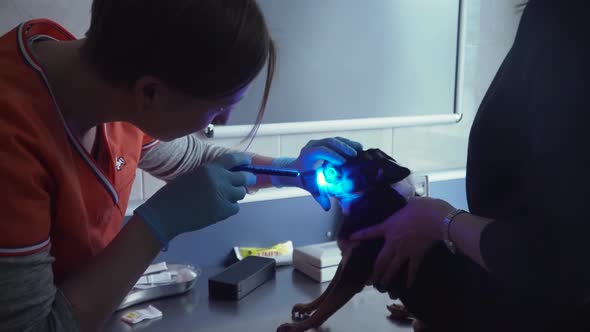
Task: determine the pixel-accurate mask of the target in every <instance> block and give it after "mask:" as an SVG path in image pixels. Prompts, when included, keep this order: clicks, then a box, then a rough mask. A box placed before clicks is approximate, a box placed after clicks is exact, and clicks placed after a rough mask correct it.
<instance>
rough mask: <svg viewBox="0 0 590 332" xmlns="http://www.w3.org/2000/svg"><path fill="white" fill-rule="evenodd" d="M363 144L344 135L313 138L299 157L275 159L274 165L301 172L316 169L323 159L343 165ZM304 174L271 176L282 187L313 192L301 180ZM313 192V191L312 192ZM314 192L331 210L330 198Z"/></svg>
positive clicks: (274, 183) (324, 207)
mask: <svg viewBox="0 0 590 332" xmlns="http://www.w3.org/2000/svg"><path fill="white" fill-rule="evenodd" d="M362 149H363V146H362V144H361V143H359V142H355V141H351V140H349V139H346V138H343V137H333V138H325V139H322V140H319V141H316V140H312V141H309V143H307V145H305V147H303V149H301V152H300V153H299V157H297V158H277V159H275V160H273V162H272V164H271V165H272V166H273V167H280V168H292V169H296V170H298V171H299V172H301V173H304V172H309V171H313V170H315V169H316V168H317V167H318V166H320V164H321V163H322V162H323V161H329V162H330V163H333V164H335V165H342V164H343V163H344V162H345V161H346V158H348V157H355V156H356V154H357V151H362ZM301 179H302V176H299V177H296V178H292V177H282V176H271V181H272V184H273V186H275V187H277V188H280V187H299V188H302V189H305V190H307V191H309V192H312V190H311V189H312V188H309V185H308V184H306V183H304V182H302V181H301ZM312 193H313V192H312ZM313 194H314V199H315V200H316V201H317V202H318V203H319V204H320V206H321V207H322V208H323V209H324V210H326V211H328V210H330V205H331V204H330V199H329V197H328V196H324V195H318V194H316V193H313Z"/></svg>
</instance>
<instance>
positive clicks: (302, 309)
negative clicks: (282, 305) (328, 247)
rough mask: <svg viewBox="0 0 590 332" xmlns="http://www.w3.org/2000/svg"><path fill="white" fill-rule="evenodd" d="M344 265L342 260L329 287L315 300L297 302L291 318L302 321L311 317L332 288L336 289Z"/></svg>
mask: <svg viewBox="0 0 590 332" xmlns="http://www.w3.org/2000/svg"><path fill="white" fill-rule="evenodd" d="M343 266H344V260H343V261H342V262H340V264H338V269H337V270H336V274H335V275H334V278H333V279H332V280H331V281H330V284H329V285H328V288H326V290H325V291H324V292H323V293H322V295H320V296H319V297H318V298H317V299H315V300H314V301H313V302H310V303H297V304H295V305H294V306H293V309H292V310H291V318H293V320H294V321H301V320H304V319H307V318H309V316H310V315H311V314H312V313H313V312H314V311H315V310H316V309H317V308H318V307H319V306H320V304H322V302H324V300H325V299H326V297H328V295H329V294H330V293H332V290H334V286H335V285H336V284H337V283H338V281H339V280H340V276H341V275H342V270H343V269H344V268H343Z"/></svg>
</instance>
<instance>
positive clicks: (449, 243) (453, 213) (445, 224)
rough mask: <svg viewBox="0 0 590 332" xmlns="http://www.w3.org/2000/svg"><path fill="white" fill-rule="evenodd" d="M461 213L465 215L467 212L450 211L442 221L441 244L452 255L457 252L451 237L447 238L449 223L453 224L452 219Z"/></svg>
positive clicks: (459, 210)
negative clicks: (442, 243) (443, 244)
mask: <svg viewBox="0 0 590 332" xmlns="http://www.w3.org/2000/svg"><path fill="white" fill-rule="evenodd" d="M461 213H467V211H465V210H461V209H455V210H453V211H451V212H450V213H449V214H447V216H446V217H445V219H444V220H443V237H444V238H443V242H444V243H445V245H446V246H447V249H449V251H450V252H451V253H452V254H453V255H454V254H455V253H456V252H457V250H456V248H455V243H453V241H451V237H450V236H449V235H450V234H449V228H450V226H451V223H452V222H453V219H454V218H455V217H456V216H457V215H459V214H461Z"/></svg>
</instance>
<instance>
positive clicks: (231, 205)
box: [134, 153, 256, 247]
mask: <svg viewBox="0 0 590 332" xmlns="http://www.w3.org/2000/svg"><path fill="white" fill-rule="evenodd" d="M251 162H252V158H251V157H250V156H248V155H246V154H241V153H240V154H239V153H231V154H226V155H222V156H220V157H219V158H217V159H215V160H214V161H212V162H210V163H208V164H206V165H203V166H201V167H199V168H197V169H196V170H195V171H193V172H190V173H187V174H184V175H182V176H180V177H178V178H176V179H174V180H173V181H171V182H170V183H168V184H166V185H165V186H164V187H162V188H161V189H160V190H158V192H156V193H155V194H154V195H153V196H152V197H150V199H148V200H147V202H145V203H144V204H143V205H141V206H139V207H138V208H137V209H136V210H135V211H134V213H135V214H137V215H139V216H140V217H141V218H142V219H143V221H144V222H145V223H146V224H147V225H148V226H149V227H150V229H151V230H152V231H153V232H154V235H155V236H156V237H157V238H158V240H159V241H160V242H161V243H162V245H163V246H164V247H166V246H167V244H168V242H169V241H170V240H172V239H173V238H174V237H175V236H176V235H178V234H181V233H185V232H190V231H195V230H198V229H201V228H204V227H207V226H209V225H211V224H214V223H216V222H218V221H221V220H224V219H226V218H228V217H230V216H232V215H234V214H236V213H238V211H239V207H238V204H237V201H239V200H241V199H243V198H244V196H245V195H246V186H248V185H252V184H254V183H255V182H256V177H255V176H254V174H251V173H246V172H232V171H230V170H229V169H231V168H233V167H235V166H238V165H247V164H250V163H251Z"/></svg>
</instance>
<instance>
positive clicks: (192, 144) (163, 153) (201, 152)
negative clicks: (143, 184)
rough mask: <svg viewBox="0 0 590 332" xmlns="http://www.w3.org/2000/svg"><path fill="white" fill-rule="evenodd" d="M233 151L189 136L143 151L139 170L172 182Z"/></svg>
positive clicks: (161, 143)
mask: <svg viewBox="0 0 590 332" xmlns="http://www.w3.org/2000/svg"><path fill="white" fill-rule="evenodd" d="M230 152H235V151H234V150H232V149H229V148H226V147H221V146H215V145H211V144H208V143H206V142H203V141H202V140H200V139H199V138H198V137H196V136H195V135H188V136H185V137H181V138H178V139H175V140H173V141H170V142H160V143H159V144H157V145H156V146H154V147H152V148H151V149H149V150H144V151H142V154H141V158H140V160H139V168H141V169H142V170H144V171H146V172H148V173H150V174H151V175H153V176H155V177H157V178H159V179H161V180H164V181H170V180H172V179H174V178H176V177H177V176H180V175H182V174H184V173H186V172H189V171H192V170H194V169H195V168H197V167H199V166H200V165H202V164H204V163H206V162H209V161H211V160H213V159H215V158H217V157H219V156H220V155H222V154H225V153H230Z"/></svg>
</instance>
